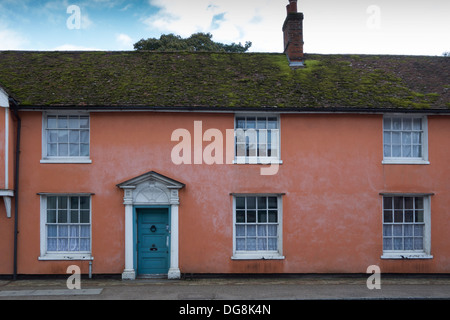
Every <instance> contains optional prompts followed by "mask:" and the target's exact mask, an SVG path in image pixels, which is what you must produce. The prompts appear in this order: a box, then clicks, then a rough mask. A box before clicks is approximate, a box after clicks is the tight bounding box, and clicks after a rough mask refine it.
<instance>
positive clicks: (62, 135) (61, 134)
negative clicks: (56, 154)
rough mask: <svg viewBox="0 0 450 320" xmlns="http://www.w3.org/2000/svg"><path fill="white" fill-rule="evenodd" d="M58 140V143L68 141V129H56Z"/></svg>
mask: <svg viewBox="0 0 450 320" xmlns="http://www.w3.org/2000/svg"><path fill="white" fill-rule="evenodd" d="M58 142H59V143H67V142H69V131H67V130H58Z"/></svg>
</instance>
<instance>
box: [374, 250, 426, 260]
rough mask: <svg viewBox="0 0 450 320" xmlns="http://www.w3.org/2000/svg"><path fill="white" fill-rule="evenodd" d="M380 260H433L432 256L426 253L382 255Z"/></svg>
mask: <svg viewBox="0 0 450 320" xmlns="http://www.w3.org/2000/svg"><path fill="white" fill-rule="evenodd" d="M381 259H392V260H408V259H433V256H432V255H430V254H427V253H420V252H418V253H412V252H399V253H383V255H382V256H381Z"/></svg>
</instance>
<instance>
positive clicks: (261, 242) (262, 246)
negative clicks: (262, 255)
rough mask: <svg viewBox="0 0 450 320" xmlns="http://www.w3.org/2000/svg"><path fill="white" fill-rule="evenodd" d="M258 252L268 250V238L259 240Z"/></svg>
mask: <svg viewBox="0 0 450 320" xmlns="http://www.w3.org/2000/svg"><path fill="white" fill-rule="evenodd" d="M257 250H267V240H266V238H258V248H257Z"/></svg>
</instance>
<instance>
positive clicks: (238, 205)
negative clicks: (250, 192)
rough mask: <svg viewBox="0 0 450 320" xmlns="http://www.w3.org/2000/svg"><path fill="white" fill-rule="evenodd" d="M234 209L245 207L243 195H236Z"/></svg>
mask: <svg viewBox="0 0 450 320" xmlns="http://www.w3.org/2000/svg"><path fill="white" fill-rule="evenodd" d="M236 209H245V198H244V197H236Z"/></svg>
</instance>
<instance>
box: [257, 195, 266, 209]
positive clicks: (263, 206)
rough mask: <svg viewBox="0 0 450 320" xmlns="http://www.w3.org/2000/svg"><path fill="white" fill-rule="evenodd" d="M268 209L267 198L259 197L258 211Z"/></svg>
mask: <svg viewBox="0 0 450 320" xmlns="http://www.w3.org/2000/svg"><path fill="white" fill-rule="evenodd" d="M266 208H267V197H258V209H266Z"/></svg>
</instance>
